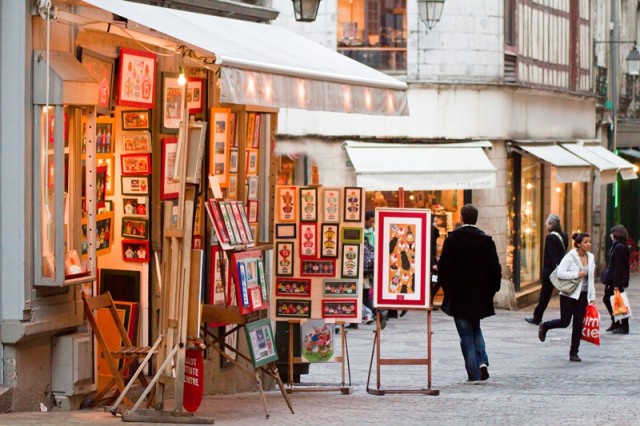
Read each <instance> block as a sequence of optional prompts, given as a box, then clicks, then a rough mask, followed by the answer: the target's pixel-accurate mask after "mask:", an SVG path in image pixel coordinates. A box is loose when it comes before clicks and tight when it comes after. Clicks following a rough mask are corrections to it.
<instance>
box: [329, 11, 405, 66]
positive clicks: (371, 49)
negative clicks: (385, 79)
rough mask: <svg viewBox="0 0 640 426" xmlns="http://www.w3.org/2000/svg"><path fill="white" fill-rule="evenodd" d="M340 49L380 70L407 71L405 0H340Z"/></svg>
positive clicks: (345, 53)
mask: <svg viewBox="0 0 640 426" xmlns="http://www.w3.org/2000/svg"><path fill="white" fill-rule="evenodd" d="M338 52H340V53H342V54H343V55H345V56H348V57H350V58H352V59H355V60H356V61H358V62H361V63H363V64H365V65H368V66H370V67H372V68H375V69H377V70H380V71H385V72H389V73H394V72H406V70H407V9H406V0H338Z"/></svg>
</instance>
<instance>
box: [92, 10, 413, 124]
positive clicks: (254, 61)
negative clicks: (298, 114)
mask: <svg viewBox="0 0 640 426" xmlns="http://www.w3.org/2000/svg"><path fill="white" fill-rule="evenodd" d="M84 2H85V3H88V4H91V5H93V6H96V7H98V8H100V9H103V10H106V11H109V12H111V13H113V14H116V15H120V16H123V17H125V18H127V19H129V20H131V21H135V22H136V23H138V24H140V25H143V26H146V27H149V28H151V29H153V30H155V31H159V32H161V33H164V34H166V35H169V36H171V37H174V38H176V39H178V40H181V41H182V42H184V43H185V44H188V45H190V46H195V47H197V48H199V49H203V50H205V51H207V52H210V53H211V55H212V56H214V57H215V63H216V64H219V65H221V66H222V69H221V76H220V81H221V88H220V102H223V103H234V104H247V105H260V106H267V107H275V108H297V109H307V110H316V111H334V112H351V113H361V114H374V115H408V114H409V109H408V103H407V95H406V89H407V85H406V83H404V82H401V81H399V80H397V79H395V78H393V77H390V76H388V75H386V74H384V73H382V72H379V71H377V70H374V69H372V68H370V67H367V66H366V65H363V64H361V63H359V62H357V61H354V60H352V59H350V58H347V57H346V56H344V55H341V54H339V53H337V52H335V51H334V50H331V49H328V48H326V47H323V46H322V45H320V44H318V43H315V42H313V41H311V40H309V39H307V38H305V37H302V36H300V35H298V34H296V33H294V32H291V31H289V30H286V29H284V28H282V27H277V26H274V25H268V24H259V23H254V22H247V21H240V20H235V19H230V18H222V17H218V16H210V15H203V14H198V13H192V12H185V11H180V10H175V9H169V8H163V7H156V6H149V5H145V4H140V3H134V2H131V1H123V0H84ZM112 27H113V28H112V29H111V30H110V31H112V32H113V30H114V29H117V28H118V24H116V23H114V25H113V26H112ZM176 47H177V46H176Z"/></svg>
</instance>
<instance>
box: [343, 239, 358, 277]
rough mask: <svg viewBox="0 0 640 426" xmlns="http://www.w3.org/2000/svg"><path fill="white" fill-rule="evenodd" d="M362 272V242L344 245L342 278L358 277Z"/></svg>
mask: <svg viewBox="0 0 640 426" xmlns="http://www.w3.org/2000/svg"><path fill="white" fill-rule="evenodd" d="M359 274H360V244H343V245H342V278H358V276H359Z"/></svg>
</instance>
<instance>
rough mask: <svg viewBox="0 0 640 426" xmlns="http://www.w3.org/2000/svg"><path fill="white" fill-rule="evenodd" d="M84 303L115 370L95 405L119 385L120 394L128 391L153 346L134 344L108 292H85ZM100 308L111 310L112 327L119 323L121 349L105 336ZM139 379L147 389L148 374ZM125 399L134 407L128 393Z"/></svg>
mask: <svg viewBox="0 0 640 426" xmlns="http://www.w3.org/2000/svg"><path fill="white" fill-rule="evenodd" d="M82 300H83V303H84V314H85V317H86V318H87V320H88V321H89V324H91V329H92V330H93V334H94V336H95V338H96V341H97V342H98V346H99V348H100V351H101V352H102V356H103V358H104V360H105V362H106V364H107V365H108V366H109V370H110V371H111V379H110V380H109V382H108V383H107V385H106V386H105V387H104V388H102V390H100V392H98V394H97V395H96V397H95V399H94V400H93V402H92V403H91V406H92V407H95V406H96V405H97V404H98V403H100V402H101V401H102V400H103V399H105V398H104V397H105V395H106V394H107V393H108V392H109V391H110V390H111V389H112V388H113V387H114V386H115V387H116V388H117V389H116V395H115V396H116V397H117V396H118V395H119V394H121V393H122V392H123V391H124V388H125V386H126V384H127V382H128V381H129V380H130V378H131V375H132V374H133V372H134V371H135V370H136V368H137V366H138V365H139V360H142V359H144V358H145V357H146V356H147V354H148V353H149V351H150V350H151V348H150V347H149V346H142V347H141V346H134V345H133V344H132V343H131V340H130V339H129V335H128V334H127V331H126V329H125V328H124V325H123V324H122V320H121V319H120V316H119V315H118V311H117V310H116V306H115V304H114V302H113V299H112V298H111V293H109V292H108V291H107V292H105V293H103V294H101V295H100V296H94V297H86V296H84V295H83V297H82ZM98 309H108V311H109V313H110V314H111V319H112V320H113V324H111V326H115V327H112V328H115V329H116V330H117V331H118V333H119V337H120V343H119V345H120V346H119V347H117V348H109V345H107V340H106V339H105V334H104V332H103V330H101V328H100V325H99V323H98V320H97V318H98V312H97V311H98ZM120 360H122V361H123V362H122V366H121V367H120V368H118V364H119V361H120ZM138 380H139V381H140V384H141V385H142V387H143V388H146V387H147V386H148V382H147V379H146V377H145V376H144V374H140V375H139V376H138ZM153 396H154V395H153V393H151V394H150V395H149V401H148V406H150V405H151V401H152V400H153ZM123 402H124V404H125V405H126V406H127V407H132V406H133V405H134V404H133V402H132V401H131V399H129V397H128V396H126V395H125V396H124V398H123Z"/></svg>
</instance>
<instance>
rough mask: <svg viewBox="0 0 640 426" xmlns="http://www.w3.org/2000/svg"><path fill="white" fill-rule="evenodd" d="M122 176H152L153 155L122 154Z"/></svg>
mask: <svg viewBox="0 0 640 426" xmlns="http://www.w3.org/2000/svg"><path fill="white" fill-rule="evenodd" d="M120 167H121V169H120V171H121V173H122V175H124V176H127V175H149V174H151V154H122V155H121V156H120Z"/></svg>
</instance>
